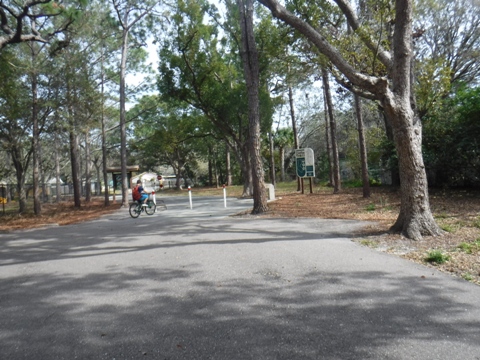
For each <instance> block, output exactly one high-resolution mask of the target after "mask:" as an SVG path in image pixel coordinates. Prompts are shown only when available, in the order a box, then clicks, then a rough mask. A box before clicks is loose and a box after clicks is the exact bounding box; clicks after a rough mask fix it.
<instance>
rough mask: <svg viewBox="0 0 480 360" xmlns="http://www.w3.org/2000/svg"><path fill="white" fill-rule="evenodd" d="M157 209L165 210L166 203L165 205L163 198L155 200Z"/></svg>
mask: <svg viewBox="0 0 480 360" xmlns="http://www.w3.org/2000/svg"><path fill="white" fill-rule="evenodd" d="M157 210H159V211H163V210H167V205H165V203H164V202H163V200H157Z"/></svg>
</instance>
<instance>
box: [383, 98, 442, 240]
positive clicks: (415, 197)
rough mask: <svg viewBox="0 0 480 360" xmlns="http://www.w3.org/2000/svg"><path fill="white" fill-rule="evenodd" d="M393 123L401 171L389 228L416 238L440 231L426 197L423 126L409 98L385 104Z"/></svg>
mask: <svg viewBox="0 0 480 360" xmlns="http://www.w3.org/2000/svg"><path fill="white" fill-rule="evenodd" d="M385 110H386V115H387V117H388V119H389V121H390V123H391V124H392V128H393V134H394V141H395V147H396V149H397V154H398V165H399V170H400V171H399V172H400V189H401V205H400V214H399V216H398V218H397V220H396V222H395V224H394V225H393V226H392V227H391V231H394V232H401V233H402V234H404V235H405V236H406V237H408V238H410V239H413V240H419V239H421V238H422V235H433V236H436V235H440V234H441V230H440V228H439V227H438V225H437V224H436V222H435V220H434V218H433V215H432V212H431V209H430V202H429V197H428V184H427V175H426V172H425V165H424V163H423V157H422V136H421V134H422V128H421V122H420V120H419V119H418V118H417V117H416V116H415V115H414V112H413V111H412V110H411V108H410V103H409V100H408V99H404V100H402V99H401V98H400V99H398V98H397V99H396V101H395V102H393V103H391V104H385Z"/></svg>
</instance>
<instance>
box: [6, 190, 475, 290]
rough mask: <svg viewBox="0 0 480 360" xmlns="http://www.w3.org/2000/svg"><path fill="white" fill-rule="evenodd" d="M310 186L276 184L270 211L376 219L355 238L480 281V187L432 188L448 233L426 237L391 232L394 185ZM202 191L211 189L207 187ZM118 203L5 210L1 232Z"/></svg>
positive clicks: (94, 213) (86, 216)
mask: <svg viewBox="0 0 480 360" xmlns="http://www.w3.org/2000/svg"><path fill="white" fill-rule="evenodd" d="M307 192H308V189H307V190H306V193H305V194H300V193H296V192H295V193H292V192H286V191H285V192H282V190H277V193H276V196H277V199H278V200H277V201H275V202H271V203H270V205H269V206H270V213H269V214H268V216H274V217H319V218H325V219H358V220H368V221H373V222H375V225H372V226H370V227H368V228H366V229H364V230H363V231H362V232H361V233H358V234H357V238H356V239H355V241H357V242H360V243H361V244H363V245H365V246H369V247H372V248H375V249H377V250H380V251H385V252H389V253H393V254H396V255H398V256H401V257H404V258H407V259H409V260H412V261H415V262H418V263H422V264H425V265H427V266H435V267H436V268H439V269H440V270H442V271H445V272H450V273H452V274H453V275H456V276H460V277H463V278H464V279H466V280H469V281H472V282H475V283H477V284H480V191H467V190H464V191H448V192H443V191H435V190H433V191H431V194H430V200H431V207H432V211H433V213H434V216H435V218H436V220H437V222H438V224H439V225H440V226H441V227H442V229H444V230H445V234H444V236H440V237H426V238H424V240H422V241H411V240H408V239H405V238H403V237H402V236H400V235H393V234H388V229H389V227H390V226H391V225H392V224H393V222H394V221H395V219H396V216H397V214H398V209H399V206H400V200H399V194H398V192H397V190H395V189H390V188H372V196H371V197H370V198H369V199H364V198H363V197H362V192H361V189H345V190H342V192H341V193H340V194H336V195H333V194H332V190H331V189H328V188H315V190H314V193H313V194H309V193H307ZM211 194H212V195H218V189H212V190H211ZM202 195H208V190H207V191H203V192H202ZM119 206H120V205H119V203H117V204H113V205H111V206H109V207H104V206H103V201H102V199H96V200H94V201H92V202H91V203H89V204H82V207H81V208H80V209H75V208H74V207H73V206H72V205H71V204H69V203H61V204H48V205H44V207H43V211H42V215H41V216H40V217H34V216H33V215H23V216H18V215H15V216H0V220H1V221H0V232H2V231H10V230H16V229H28V228H35V227H42V226H48V225H52V224H55V225H57V224H58V225H66V224H71V223H76V222H80V221H86V220H91V219H94V218H96V217H99V216H101V215H104V214H108V213H110V212H114V211H117V210H118V208H119ZM435 250H436V251H438V253H437V254H433V255H436V257H435V259H436V260H437V261H441V260H442V259H447V258H448V260H447V261H446V262H444V263H442V264H438V263H435V262H427V261H426V258H427V257H428V256H429V254H430V256H431V255H432V251H435ZM431 257H432V256H431Z"/></svg>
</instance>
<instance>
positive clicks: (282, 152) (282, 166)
mask: <svg viewBox="0 0 480 360" xmlns="http://www.w3.org/2000/svg"><path fill="white" fill-rule="evenodd" d="M279 150H280V177H281V179H282V182H285V147H284V146H280V149H279Z"/></svg>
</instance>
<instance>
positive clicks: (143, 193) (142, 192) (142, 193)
mask: <svg viewBox="0 0 480 360" xmlns="http://www.w3.org/2000/svg"><path fill="white" fill-rule="evenodd" d="M135 192H138V194H139V195H140V198H138V199H135V196H134V193H135ZM132 196H134V198H133V199H134V200H137V201H138V202H140V203H141V204H142V205H145V200H147V199H148V193H147V192H146V191H145V189H144V188H143V186H142V181H141V180H137V186H135V189H133V191H132ZM137 196H138V195H137Z"/></svg>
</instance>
